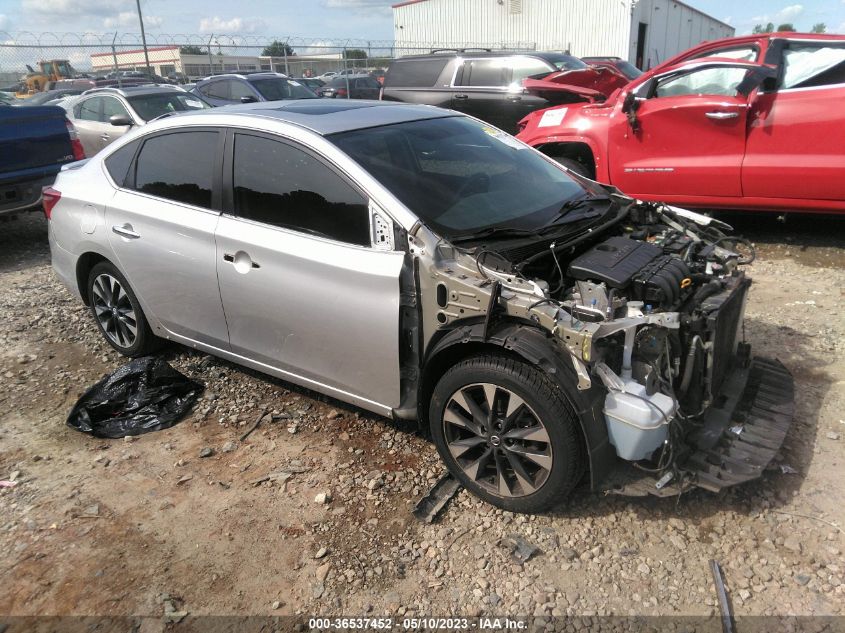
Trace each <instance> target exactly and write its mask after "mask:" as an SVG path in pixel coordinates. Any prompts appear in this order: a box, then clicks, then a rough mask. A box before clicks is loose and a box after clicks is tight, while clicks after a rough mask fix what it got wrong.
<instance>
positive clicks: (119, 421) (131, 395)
mask: <svg viewBox="0 0 845 633" xmlns="http://www.w3.org/2000/svg"><path fill="white" fill-rule="evenodd" d="M203 389H204V385H202V384H201V383H198V382H195V381H193V380H191V379H190V378H188V377H187V376H185V375H184V374H181V373H179V372H178V371H176V370H175V369H173V367H171V366H170V365H169V364H168V363H167V362H166V361H165V360H164V359H163V358H161V357H158V356H143V357H141V358H136V359H134V360H133V361H131V362H129V363H127V364H126V365H123V366H122V367H120V368H118V369H117V371H115V372H114V373H112V374H110V375H108V376H106V377H105V378H103V379H102V380H101V381H100V382H98V383H97V384H96V385H94V386H93V387H91V388H90V389H88V391H86V392H85V393H84V394H82V397H81V398H79V400H78V401H77V402H76V404H75V405H74V407H73V409H72V410H71V412H70V415H69V416H68V418H67V424H68V426H70V427H72V428H74V429H76V430H77V431H82V432H83V433H91V434H92V435H93V436H95V437H111V438H117V437H125V436H127V435H141V434H142V433H149V432H150V431H158V430H161V429H168V428H170V427H171V426H173V425H174V424H176V423H177V422H178V421H179V420H181V419H182V418H183V417H184V416H185V414H186V413H188V411H189V410H190V409H191V407H192V406H193V404H194V402H195V401H196V399H197V396H198V395H199V394H200V393H201V392H202V390H203Z"/></svg>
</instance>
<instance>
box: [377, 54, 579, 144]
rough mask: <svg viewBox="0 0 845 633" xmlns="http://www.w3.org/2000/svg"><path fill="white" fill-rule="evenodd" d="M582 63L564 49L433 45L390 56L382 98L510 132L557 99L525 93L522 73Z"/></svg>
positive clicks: (533, 73)
mask: <svg viewBox="0 0 845 633" xmlns="http://www.w3.org/2000/svg"><path fill="white" fill-rule="evenodd" d="M586 68H588V66H587V64H585V63H584V62H582V61H581V60H580V59H578V58H577V57H572V56H571V55H566V54H564V53H545V52H535V51H531V52H514V51H497V52H492V51H487V50H480V51H479V50H471V49H463V50H448V51H445V50H444V51H433V52H432V53H431V54H428V55H411V56H408V57H401V58H399V59H395V60H393V61H392V62H390V66H389V67H388V69H387V73H386V74H385V77H384V89H383V91H382V97H381V98H382V99H384V100H385V101H405V102H409V103H424V104H428V105H435V106H440V107H441V108H451V109H452V110H458V111H459V112H464V113H466V114H469V115H472V116H475V117H478V118H479V119H482V120H484V121H487V122H488V123H491V124H493V125H495V126H497V127H499V128H501V129H503V130H505V131H507V132H511V133H514V132H516V124H517V122H518V121H519V120H520V119H522V118H523V117H524V116H525V115H527V114H529V113H531V112H533V111H534V110H539V109H541V108H548V107H549V106H552V105H557V104H558V103H559V102H557V101H550V100H549V99H547V98H544V97H542V96H539V95H534V94H529V93H528V92H526V91H525V89H524V88H523V86H522V80H523V79H529V78H530V79H542V78H543V77H546V76H547V75H550V74H551V73H554V72H558V71H565V70H581V69H586ZM546 96H548V95H546Z"/></svg>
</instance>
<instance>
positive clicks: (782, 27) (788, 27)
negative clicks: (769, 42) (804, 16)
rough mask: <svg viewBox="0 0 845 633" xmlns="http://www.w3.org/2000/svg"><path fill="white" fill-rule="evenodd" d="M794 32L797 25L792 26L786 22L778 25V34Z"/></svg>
mask: <svg viewBox="0 0 845 633" xmlns="http://www.w3.org/2000/svg"><path fill="white" fill-rule="evenodd" d="M794 30H795V25H794V24H791V23H789V22H785V23H783V24H778V28H777V32H778V33H783V32H785V31H794Z"/></svg>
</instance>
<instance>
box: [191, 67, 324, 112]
mask: <svg viewBox="0 0 845 633" xmlns="http://www.w3.org/2000/svg"><path fill="white" fill-rule="evenodd" d="M191 92H195V93H197V94H198V95H200V96H201V97H202V98H203V99H205V100H206V101H208V102H209V103H210V104H211V105H213V106H224V105H231V104H233V103H252V102H255V101H282V100H286V99H316V98H317V95H315V94H314V93H313V92H312V91H311V89H310V88H308V87H306V86H304V85H303V84H301V83H299V82H298V81H296V80H295V79H290V78H289V77H286V76H285V75H281V74H279V73H273V72H255V73H243V74H241V73H232V74H227V75H215V76H212V77H206V78H205V79H203V80H202V81H200V82H197V85H196V86H194V87H193V88H192V89H191Z"/></svg>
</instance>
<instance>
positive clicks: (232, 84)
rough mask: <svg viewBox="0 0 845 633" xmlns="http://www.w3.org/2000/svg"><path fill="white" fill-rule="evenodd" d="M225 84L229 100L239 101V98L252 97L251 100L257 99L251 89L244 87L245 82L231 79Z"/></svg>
mask: <svg viewBox="0 0 845 633" xmlns="http://www.w3.org/2000/svg"><path fill="white" fill-rule="evenodd" d="M226 83H228V84H229V91H230V94H231V96H230V97H229V99H233V100H235V101H240V100H241V97H252V98H253V99H258V97H256V96H255V93H254V92H253V91H252V88H250V87H249V86H248V85H246V82H244V81H238V80H236V79H232V80H230V81H228V82H226Z"/></svg>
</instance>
